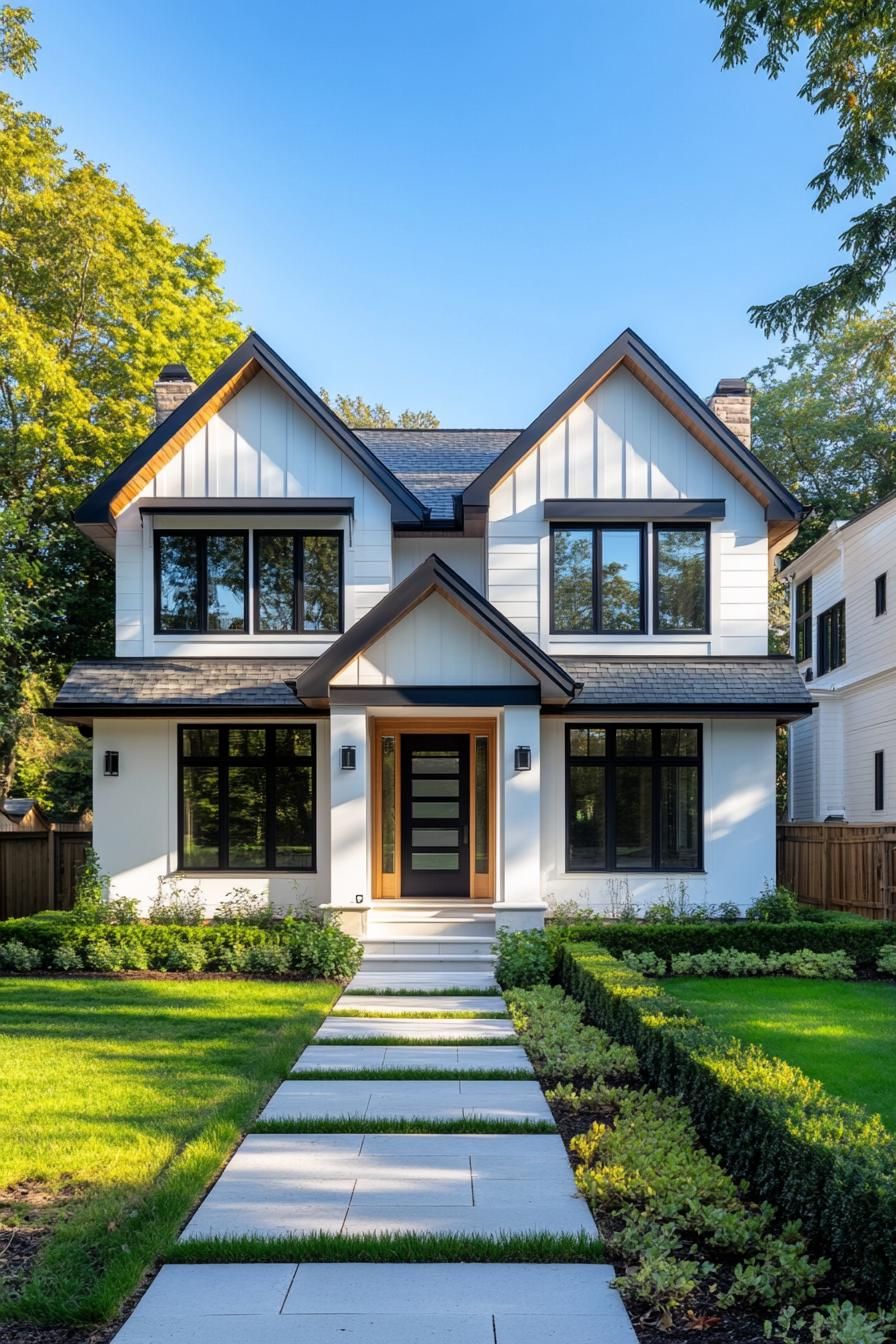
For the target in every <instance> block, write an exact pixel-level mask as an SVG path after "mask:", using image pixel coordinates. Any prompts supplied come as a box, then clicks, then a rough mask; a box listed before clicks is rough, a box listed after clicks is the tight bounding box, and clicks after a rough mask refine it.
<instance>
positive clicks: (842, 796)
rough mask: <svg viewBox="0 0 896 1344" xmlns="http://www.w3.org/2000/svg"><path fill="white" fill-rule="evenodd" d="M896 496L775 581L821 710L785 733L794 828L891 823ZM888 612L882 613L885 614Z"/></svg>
mask: <svg viewBox="0 0 896 1344" xmlns="http://www.w3.org/2000/svg"><path fill="white" fill-rule="evenodd" d="M894 548H896V496H890V497H889V498H888V499H884V500H882V501H881V503H880V504H876V505H874V506H873V507H872V508H870V509H867V510H866V511H865V512H864V513H860V514H859V515H858V516H857V517H855V518H853V519H851V520H850V521H849V522H835V523H832V524H831V526H830V528H829V529H828V531H827V532H826V533H825V535H824V536H823V537H821V538H820V539H819V540H818V541H816V542H815V544H814V545H813V546H810V547H809V549H808V550H807V551H804V552H803V554H802V555H801V556H800V557H799V559H797V560H795V561H794V562H793V563H792V564H791V565H788V566H787V568H786V569H784V570H783V571H782V573H781V577H782V579H784V580H785V581H786V582H787V583H788V584H789V586H790V609H791V649H792V651H793V654H794V657H795V659H796V661H797V665H798V667H799V669H800V672H801V673H802V676H803V678H804V680H805V681H806V682H807V683H810V685H811V691H812V695H813V697H814V699H815V700H816V701H817V703H818V708H817V710H816V712H815V713H814V714H813V715H812V717H811V719H806V720H802V721H800V722H799V723H794V724H793V725H792V727H791V729H790V732H789V770H788V775H789V782H790V788H789V815H790V818H791V820H793V821H825V820H829V819H836V820H842V821H847V822H854V823H864V824H872V823H875V822H893V821H896V625H894V622H896V589H894V590H893V591H891V592H890V593H889V595H888V592H887V589H888V571H889V568H890V559H891V558H892V556H893V555H894V553H896V549H894ZM888 607H889V610H888Z"/></svg>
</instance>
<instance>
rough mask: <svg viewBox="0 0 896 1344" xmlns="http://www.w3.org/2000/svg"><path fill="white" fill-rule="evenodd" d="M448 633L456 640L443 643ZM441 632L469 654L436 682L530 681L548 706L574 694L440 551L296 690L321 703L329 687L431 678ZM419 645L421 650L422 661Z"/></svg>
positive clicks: (562, 675)
mask: <svg viewBox="0 0 896 1344" xmlns="http://www.w3.org/2000/svg"><path fill="white" fill-rule="evenodd" d="M405 632H407V637H406V638H405ZM446 637H447V639H448V640H449V641H451V640H452V639H453V640H454V641H455V643H454V644H452V643H450V642H449V643H448V644H445V643H444V641H445V639H446ZM436 638H437V639H438V647H443V648H445V649H446V652H447V650H448V649H449V648H450V649H452V650H454V649H455V648H457V650H458V652H461V651H462V653H463V655H464V656H462V657H460V658H455V657H454V652H452V655H451V656H452V664H451V670H450V673H448V674H447V675H446V673H447V667H446V666H443V667H442V669H441V673H440V675H439V676H438V677H436V678H435V684H439V685H447V684H452V685H456V686H458V687H460V686H464V687H479V686H481V687H482V688H483V690H484V689H485V688H486V687H487V686H488V685H495V684H500V685H506V686H515V687H524V686H526V685H528V686H530V687H531V688H532V689H533V691H535V692H536V694H537V698H539V699H540V700H541V702H542V703H544V704H566V703H567V702H568V701H569V700H570V699H571V698H572V696H573V695H574V694H575V691H576V683H575V681H574V680H573V678H572V677H571V676H570V675H569V673H567V672H566V671H565V670H564V669H563V668H562V667H561V666H560V665H559V663H557V662H555V661H554V659H553V658H550V657H549V656H548V655H547V654H546V653H544V651H543V650H542V649H540V648H539V647H538V645H537V644H534V643H533V642H532V640H530V639H529V638H528V637H527V636H526V635H524V634H523V633H522V631H521V630H519V629H517V627H516V626H515V625H514V624H513V623H512V622H511V621H509V620H508V619H507V618H506V617H505V616H502V614H501V613H500V612H499V611H498V610H497V608H496V607H494V606H492V604H491V603H490V602H488V601H486V599H485V598H484V597H482V596H481V595H480V594H479V593H477V592H476V590H475V589H474V588H472V587H471V586H470V584H468V583H467V582H466V580H464V579H462V578H461V577H460V575H459V574H457V573H456V572H455V571H454V570H453V569H452V568H451V567H450V565H446V564H445V562H444V560H440V559H439V557H438V556H436V555H431V556H429V558H428V559H427V560H424V561H423V563H422V564H421V565H418V566H417V568H416V569H415V570H413V571H412V572H411V573H410V574H409V575H408V577H407V578H406V579H403V580H402V582H401V583H400V584H398V586H397V587H396V588H394V589H393V590H392V592H391V593H389V594H388V595H387V596H386V597H384V598H383V599H382V601H380V602H379V603H377V605H376V606H375V607H373V608H372V609H371V610H370V611H368V612H367V613H366V614H365V615H364V616H362V617H361V619H360V620H359V621H357V622H356V623H355V624H354V625H353V626H351V628H350V629H349V630H347V631H346V633H345V634H344V635H343V636H342V637H341V638H340V639H338V640H337V641H336V642H335V643H334V644H332V645H331V646H330V648H329V649H328V650H327V651H326V653H324V654H322V655H321V656H320V657H319V658H318V659H316V661H315V662H314V663H312V665H311V666H310V667H309V668H308V669H307V671H306V672H304V673H303V674H302V675H301V676H300V677H299V678H298V680H297V681H296V683H295V693H296V695H297V697H298V698H299V699H300V700H302V701H303V702H304V703H305V704H307V705H324V704H326V703H327V702H328V700H329V698H330V688H331V686H333V687H345V686H351V685H356V686H357V685H365V686H371V685H380V686H391V687H392V688H395V689H397V688H400V687H401V686H402V685H416V686H423V685H427V684H433V683H432V682H431V680H430V679H431V678H432V677H433V672H432V671H431V670H430V669H431V668H435V666H436V663H435V662H434V661H433V643H434V641H435V640H436ZM417 648H420V649H422V650H423V656H422V657H421V658H420V659H417V657H416V654H415V649H417ZM465 663H466V664H467V668H466V671H465V670H464V664H465ZM521 671H522V673H523V674H525V675H524V676H521V675H520V672H521ZM482 703H487V702H486V701H485V700H483V701H482Z"/></svg>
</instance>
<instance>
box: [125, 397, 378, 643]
mask: <svg viewBox="0 0 896 1344" xmlns="http://www.w3.org/2000/svg"><path fill="white" fill-rule="evenodd" d="M152 496H154V497H158V498H163V499H169V498H174V499H182V498H197V499H215V498H234V497H236V498H239V499H245V500H246V514H245V516H241V517H226V518H217V519H212V520H209V519H208V518H202V516H201V515H192V516H191V517H190V518H186V517H184V516H183V515H182V514H178V515H170V516H168V517H165V516H164V515H161V514H155V515H152V516H150V515H146V516H145V517H144V519H143V520H142V523H143V525H142V526H141V517H140V510H139V500H137V501H135V502H134V503H132V504H130V505H129V506H128V507H127V508H126V509H125V510H124V511H123V512H122V513H121V515H120V516H119V518H118V520H117V521H118V534H117V539H116V576H115V577H116V582H115V588H116V653H117V655H118V656H119V657H126V656H129V655H130V656H135V657H140V656H153V655H154V656H169V657H175V656H187V657H190V656H195V655H197V654H202V655H203V656H215V655H218V656H221V657H245V656H252V655H257V656H259V657H265V656H266V657H272V656H274V657H275V656H277V655H284V656H287V655H291V656H303V655H308V656H313V655H315V654H318V653H321V652H323V650H324V649H326V648H327V647H328V646H329V645H330V643H332V639H333V637H332V636H326V635H294V636H279V637H278V638H276V639H259V638H258V637H255V636H247V635H236V636H220V635H212V636H196V635H193V636H176V635H164V636H156V635H155V633H154V616H153V583H154V575H153V545H152V536H153V525H155V526H156V527H158V528H163V527H189V526H199V527H210V526H211V527H214V526H220V527H222V528H229V527H262V528H271V529H274V530H276V529H277V528H278V527H279V528H283V527H291V528H292V527H295V528H298V527H308V528H311V529H315V528H319V529H325V530H329V529H341V530H343V531H344V533H345V547H344V556H345V624H346V628H347V627H348V626H349V625H352V624H354V622H355V621H357V620H358V619H359V618H360V617H361V616H363V615H364V613H365V612H366V611H368V610H369V609H370V608H371V607H372V606H375V604H376V603H377V602H379V600H380V599H381V598H382V597H383V596H385V594H386V593H387V592H388V591H389V590H390V588H391V587H392V585H393V576H392V518H391V510H390V506H389V502H388V500H387V499H386V498H385V497H384V496H383V495H382V494H381V493H380V492H379V491H378V490H377V489H376V487H375V486H374V485H372V484H371V482H370V481H369V480H368V479H367V478H366V476H364V475H363V473H362V472H361V471H359V470H358V468H357V467H356V466H355V465H354V463H352V462H351V461H349V459H348V458H347V457H346V455H345V454H344V453H343V452H342V450H341V449H340V448H339V447H338V446H337V444H335V443H334V442H333V441H332V440H331V439H330V438H329V437H328V436H327V435H326V434H325V433H323V431H322V430H320V429H318V428H317V426H316V425H314V423H313V422H312V421H311V420H310V419H309V418H308V416H306V415H305V414H304V412H303V411H302V410H301V409H300V408H299V407H298V406H296V404H295V403H294V402H293V401H292V400H291V399H290V398H289V397H287V395H286V394H285V393H284V392H282V391H281V389H280V388H279V387H277V385H276V384H275V383H274V382H273V381H272V380H271V379H270V378H269V377H268V376H267V374H264V373H259V374H258V375H257V376H256V377H255V378H253V379H252V381H251V382H250V383H248V384H247V385H246V386H245V387H244V388H243V389H242V390H241V391H240V392H238V393H237V395H236V396H235V397H234V398H233V400H232V401H230V402H228V403H227V405H226V406H224V407H222V408H221V410H220V411H218V412H217V413H216V414H215V415H213V416H212V418H211V420H209V422H208V424H207V425H205V426H204V427H203V428H202V429H200V430H199V431H198V432H197V433H196V434H195V435H194V436H193V438H192V439H190V440H189V442H187V443H186V444H185V445H184V447H183V449H182V450H181V452H180V453H178V454H177V456H176V457H175V458H173V459H172V461H171V462H169V463H167V464H166V465H165V466H164V467H163V468H162V470H161V471H160V472H159V474H158V475H157V476H156V477H155V478H154V479H153V480H152V481H151V482H150V484H149V485H148V486H147V487H146V488H145V489H144V490H143V492H142V494H141V498H144V497H152ZM303 497H305V498H321V497H340V498H343V497H344V498H351V499H353V500H354V501H355V514H354V518H353V519H352V520H351V523H349V521H348V520H347V519H345V518H338V517H321V516H308V515H306V516H304V517H303V516H302V515H301V514H297V515H296V516H295V517H289V518H284V517H277V516H276V515H265V514H258V515H255V516H253V514H252V500H253V499H265V498H268V499H279V498H289V499H295V500H296V503H297V505H298V504H300V501H301V499H302V498H303ZM251 563H252V557H251V553H250V567H251Z"/></svg>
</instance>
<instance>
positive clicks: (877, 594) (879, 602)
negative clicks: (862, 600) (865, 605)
mask: <svg viewBox="0 0 896 1344" xmlns="http://www.w3.org/2000/svg"><path fill="white" fill-rule="evenodd" d="M874 614H875V616H886V614H887V576H886V574H878V576H877V578H876V579H875V580H874Z"/></svg>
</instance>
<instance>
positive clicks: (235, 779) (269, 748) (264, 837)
mask: <svg viewBox="0 0 896 1344" xmlns="http://www.w3.org/2000/svg"><path fill="white" fill-rule="evenodd" d="M178 800H179V815H180V826H179V847H178V848H179V852H178V863H179V865H180V867H181V868H186V869H196V870H202V871H205V872H209V871H219V872H220V871H232V870H235V869H237V870H252V869H258V870H271V871H275V870H280V871H282V870H293V871H298V872H314V871H315V869H316V855H315V845H314V837H315V732H314V728H313V727H286V728H279V727H262V728H258V727H254V726H252V727H246V726H240V727H226V728H225V727H214V728H211V727H210V728H206V727H204V726H196V727H191V726H187V725H182V726H181V727H180V728H179V729H178Z"/></svg>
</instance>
